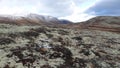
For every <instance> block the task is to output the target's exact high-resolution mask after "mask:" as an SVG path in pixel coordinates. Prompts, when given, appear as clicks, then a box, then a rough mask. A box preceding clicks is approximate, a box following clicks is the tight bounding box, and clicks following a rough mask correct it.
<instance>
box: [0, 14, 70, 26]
mask: <svg viewBox="0 0 120 68" xmlns="http://www.w3.org/2000/svg"><path fill="white" fill-rule="evenodd" d="M0 23H4V24H16V25H41V24H66V23H72V22H69V21H66V22H65V23H64V22H63V21H62V20H59V19H57V18H55V17H51V16H43V15H38V14H29V15H27V16H23V17H22V16H0Z"/></svg>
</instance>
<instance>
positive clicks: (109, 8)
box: [86, 0, 120, 16]
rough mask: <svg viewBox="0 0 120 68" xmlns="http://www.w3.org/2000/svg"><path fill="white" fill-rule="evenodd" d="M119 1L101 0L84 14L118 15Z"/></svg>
mask: <svg viewBox="0 0 120 68" xmlns="http://www.w3.org/2000/svg"><path fill="white" fill-rule="evenodd" d="M119 6H120V0H101V1H100V2H98V3H96V4H95V5H94V6H92V7H90V8H89V9H88V10H87V11H86V13H89V14H94V15H113V16H119V15H120V7H119Z"/></svg>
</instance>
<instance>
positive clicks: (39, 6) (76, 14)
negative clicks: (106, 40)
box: [0, 0, 98, 22]
mask: <svg viewBox="0 0 120 68" xmlns="http://www.w3.org/2000/svg"><path fill="white" fill-rule="evenodd" d="M97 1H98V0H12V1H11V0H1V1H0V14H9V15H26V14H29V13H36V14H40V15H50V16H54V17H58V18H65V19H68V20H70V21H75V22H76V21H83V20H86V19H88V18H91V17H93V16H94V15H91V14H88V13H85V11H86V10H87V9H88V8H89V7H91V6H93V5H94V4H96V2H97Z"/></svg>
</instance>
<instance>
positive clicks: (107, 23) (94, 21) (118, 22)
mask: <svg viewBox="0 0 120 68" xmlns="http://www.w3.org/2000/svg"><path fill="white" fill-rule="evenodd" d="M65 27H67V28H75V29H92V30H101V31H111V32H119V33H120V16H98V17H94V18H91V19H89V20H87V21H85V22H77V23H72V24H68V25H65Z"/></svg>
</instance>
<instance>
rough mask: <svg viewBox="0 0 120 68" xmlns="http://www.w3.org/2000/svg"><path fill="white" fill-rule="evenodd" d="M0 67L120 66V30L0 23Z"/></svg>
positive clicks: (107, 67) (64, 67) (88, 67)
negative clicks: (115, 31) (117, 31)
mask: <svg viewBox="0 0 120 68" xmlns="http://www.w3.org/2000/svg"><path fill="white" fill-rule="evenodd" d="M0 68H120V34H119V33H114V32H107V31H99V30H91V29H67V28H66V29H65V28H64V29H63V28H55V27H45V26H15V25H14V26H13V25H8V24H0Z"/></svg>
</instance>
